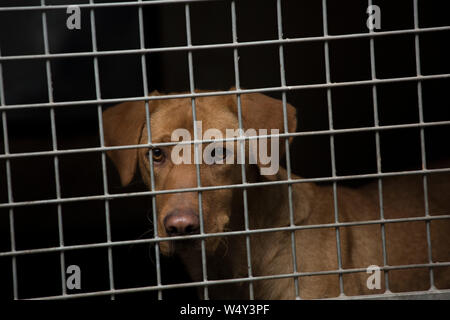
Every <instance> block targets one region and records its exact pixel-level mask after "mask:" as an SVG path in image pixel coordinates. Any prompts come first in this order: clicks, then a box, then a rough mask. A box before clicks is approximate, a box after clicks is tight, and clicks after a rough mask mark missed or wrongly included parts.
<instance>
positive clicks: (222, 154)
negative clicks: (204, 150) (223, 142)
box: [211, 147, 228, 163]
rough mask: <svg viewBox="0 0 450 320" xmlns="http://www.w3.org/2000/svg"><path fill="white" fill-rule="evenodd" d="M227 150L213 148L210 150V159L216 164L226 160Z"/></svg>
mask: <svg viewBox="0 0 450 320" xmlns="http://www.w3.org/2000/svg"><path fill="white" fill-rule="evenodd" d="M227 154H228V150H227V149H226V148H223V147H215V148H214V149H212V150H211V159H213V162H214V163H218V162H221V161H223V160H224V159H226V157H227Z"/></svg>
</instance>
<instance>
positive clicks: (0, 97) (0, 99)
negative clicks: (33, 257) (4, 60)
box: [0, 48, 19, 300]
mask: <svg viewBox="0 0 450 320" xmlns="http://www.w3.org/2000/svg"><path fill="white" fill-rule="evenodd" d="M1 56H2V52H1V48H0V57H1ZM5 105H6V101H5V87H4V85H3V68H2V64H1V62H0V112H1V114H2V126H3V144H4V146H3V148H4V151H5V155H8V154H9V139H8V124H7V120H6V111H1V107H2V106H5ZM5 164H6V186H7V189H8V203H13V202H14V198H13V192H12V179H11V163H10V160H9V158H6V160H5ZM8 211H9V212H8V215H9V236H10V241H11V252H14V251H16V235H15V230H14V209H13V208H12V207H11V208H9V210H8ZM11 268H12V276H13V279H12V281H13V297H14V300H17V299H19V287H18V284H17V258H16V256H14V255H13V256H12V257H11Z"/></svg>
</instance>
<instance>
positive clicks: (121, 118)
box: [103, 92, 157, 186]
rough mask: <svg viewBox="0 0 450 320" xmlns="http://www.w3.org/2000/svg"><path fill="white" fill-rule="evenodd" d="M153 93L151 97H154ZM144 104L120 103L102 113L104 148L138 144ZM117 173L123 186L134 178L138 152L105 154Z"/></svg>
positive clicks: (143, 117) (110, 151)
mask: <svg viewBox="0 0 450 320" xmlns="http://www.w3.org/2000/svg"><path fill="white" fill-rule="evenodd" d="M155 94H157V92H153V93H152V94H151V95H155ZM154 102H155V101H150V103H149V111H150V113H151V112H152V111H153V109H154V106H155V103H154ZM145 119H146V115H145V102H144V101H131V102H125V103H121V104H119V105H116V106H113V107H111V108H108V109H106V110H105V111H104V112H103V132H104V137H105V146H107V147H111V146H125V145H136V144H139V141H140V139H141V135H142V131H143V129H144V126H145V122H146V121H145ZM106 153H107V155H108V156H109V157H110V158H111V160H112V162H113V163H114V165H115V166H116V168H117V170H118V171H119V175H120V181H121V183H122V185H123V186H126V185H128V184H129V183H130V182H131V180H132V179H133V177H134V174H135V172H136V167H137V160H138V150H137V149H136V148H134V149H121V150H109V151H107V152H106Z"/></svg>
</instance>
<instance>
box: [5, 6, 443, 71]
mask: <svg viewBox="0 0 450 320" xmlns="http://www.w3.org/2000/svg"><path fill="white" fill-rule="evenodd" d="M216 1H217V0H216ZM449 30H450V26H443V27H431V28H416V29H404V30H393V31H380V32H375V33H353V34H343V35H327V36H317V37H303V38H290V39H289V38H285V39H273V40H259V41H247V42H229V43H216V44H205V45H187V46H173V47H162V48H144V49H125V50H105V51H95V52H69V53H49V54H30V55H13V56H1V57H0V63H1V62H4V61H17V60H36V59H38V60H39V59H45V60H49V59H67V58H82V57H101V56H111V55H130V54H131V55H132V54H135V55H142V54H151V53H161V52H175V51H189V52H192V51H197V50H214V49H227V48H230V49H234V48H242V47H254V46H266V45H281V44H293V43H303V42H321V41H336V40H348V39H366V38H371V39H373V38H379V37H386V36H396V35H405V34H420V33H427V32H440V31H449Z"/></svg>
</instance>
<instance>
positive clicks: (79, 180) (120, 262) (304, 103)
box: [0, 0, 450, 299]
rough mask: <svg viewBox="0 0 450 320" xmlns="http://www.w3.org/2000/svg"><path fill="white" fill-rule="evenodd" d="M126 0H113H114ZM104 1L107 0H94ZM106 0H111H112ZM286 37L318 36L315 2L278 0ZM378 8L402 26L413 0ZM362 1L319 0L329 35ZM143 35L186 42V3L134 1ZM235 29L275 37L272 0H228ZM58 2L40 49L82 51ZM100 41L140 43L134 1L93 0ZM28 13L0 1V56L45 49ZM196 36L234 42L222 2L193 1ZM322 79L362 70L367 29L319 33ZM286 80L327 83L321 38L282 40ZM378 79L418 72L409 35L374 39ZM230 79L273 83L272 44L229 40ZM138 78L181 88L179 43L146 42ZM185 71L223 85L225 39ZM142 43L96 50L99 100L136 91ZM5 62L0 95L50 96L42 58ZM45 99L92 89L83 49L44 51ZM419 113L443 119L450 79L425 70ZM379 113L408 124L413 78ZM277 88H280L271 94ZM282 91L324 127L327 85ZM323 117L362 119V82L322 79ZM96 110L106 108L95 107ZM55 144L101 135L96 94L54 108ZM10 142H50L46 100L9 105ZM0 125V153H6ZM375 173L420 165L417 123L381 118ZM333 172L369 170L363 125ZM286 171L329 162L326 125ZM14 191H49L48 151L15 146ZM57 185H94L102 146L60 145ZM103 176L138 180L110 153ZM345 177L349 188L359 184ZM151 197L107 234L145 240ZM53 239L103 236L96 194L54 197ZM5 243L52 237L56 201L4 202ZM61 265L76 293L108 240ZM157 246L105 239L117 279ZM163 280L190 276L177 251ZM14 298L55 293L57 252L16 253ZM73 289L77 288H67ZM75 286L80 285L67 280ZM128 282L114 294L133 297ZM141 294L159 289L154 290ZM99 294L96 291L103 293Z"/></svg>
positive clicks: (1, 273)
mask: <svg viewBox="0 0 450 320" xmlns="http://www.w3.org/2000/svg"><path fill="white" fill-rule="evenodd" d="M121 1H124V0H121ZM74 2H77V3H86V2H87V1H81V0H80V1H68V0H66V1H62V0H61V1H57V0H54V1H50V0H47V1H46V3H47V4H67V3H74ZM96 2H107V1H96ZM109 2H113V1H109ZM282 3H283V4H282V10H283V29H284V37H285V38H297V37H312V36H314V37H316V36H322V35H323V29H322V7H321V1H311V0H310V1H306V0H305V1H299V0H283V1H282ZM374 4H377V5H379V6H380V7H381V27H382V29H381V31H388V30H401V29H412V28H413V27H414V20H413V1H409V0H408V1H406V0H405V1H403V0H402V1H400V0H397V1H374ZM21 5H40V1H37V0H36V1H32V0H0V6H21ZM366 8H367V2H366V1H361V0H352V1H345V2H343V1H328V29H329V34H331V35H338V34H349V33H365V32H367V31H368V30H367V28H366V19H367V14H366ZM143 11H144V20H145V25H144V27H145V41H146V42H145V45H146V47H147V48H150V47H151V48H153V47H168V46H184V45H186V24H185V16H184V14H185V12H184V4H170V5H155V6H145V7H144V10H143ZM236 11H237V32H238V39H239V41H242V42H244V41H255V40H269V39H276V38H277V20H276V1H275V0H267V1H256V0H255V1H250V0H240V1H236ZM67 16H68V15H67V14H66V13H65V10H50V11H48V13H47V21H48V32H49V35H48V36H49V45H50V52H51V53H67V52H80V51H91V50H92V45H91V41H92V40H91V26H90V19H89V10H82V20H81V24H82V25H81V30H78V31H75V30H72V31H71V30H68V29H67V28H66V27H65V24H66V18H67ZM95 18H96V31H97V33H96V34H97V44H98V50H100V51H101V50H119V49H137V48H139V33H138V32H139V26H138V9H137V7H121V8H101V9H95ZM41 19H42V18H41V13H40V12H39V11H24V12H17V11H14V12H0V50H1V55H2V56H12V55H31V54H42V53H44V44H43V29H42V20H41ZM419 21H420V22H419V25H420V27H436V26H446V25H447V26H448V25H450V21H449V18H448V10H446V8H444V7H443V2H437V1H425V0H422V1H419ZM191 23H192V41H193V44H213V43H225V42H231V41H232V33H231V32H232V31H231V30H232V27H231V6H230V1H217V2H211V3H197V4H192V5H191ZM449 35H450V32H449V31H441V32H431V33H424V34H421V35H420V48H421V51H420V54H421V66H422V74H424V75H431V74H446V73H447V74H448V73H450V60H449V57H450V48H449V46H448V45H447V46H446V44H448V42H449V40H450V38H449ZM329 46H330V66H331V81H332V82H342V81H357V80H368V79H370V78H371V73H370V52H369V39H368V38H366V39H351V40H335V41H331V42H330V44H329ZM284 52H285V63H286V81H287V84H288V85H307V84H318V83H324V82H325V65H324V45H323V41H318V42H306V43H297V44H289V45H285V46H284ZM375 54H376V72H377V78H380V79H382V78H395V77H409V76H415V75H416V69H415V67H416V66H415V55H414V35H413V34H408V35H395V36H387V37H379V38H375ZM239 56H240V60H239V63H240V76H241V79H240V80H241V86H242V87H244V88H263V87H275V86H279V85H280V70H279V56H278V46H277V45H266V46H257V47H247V48H240V49H239ZM146 58H147V73H148V78H149V90H153V89H158V90H159V91H161V92H167V93H169V92H173V91H186V90H189V78H188V77H189V74H188V64H187V52H185V51H180V52H169V53H157V54H147V55H146ZM193 58H194V73H195V74H194V75H195V84H196V87H197V88H198V89H213V90H224V89H228V88H229V87H231V86H233V85H234V71H233V70H234V66H233V51H232V49H221V50H217V49H216V50H199V51H194V53H193ZM140 61H141V57H140V55H133V54H132V55H120V56H119V55H117V56H114V55H112V56H104V57H99V58H98V62H99V76H100V82H101V97H102V98H122V97H133V96H142V95H143V85H142V73H141V64H140ZM1 67H2V69H3V81H4V96H5V100H6V101H5V103H6V105H14V104H28V103H40V102H44V103H45V102H48V95H47V79H46V69H45V60H43V59H39V60H18V61H6V62H3V63H2V65H1ZM51 69H52V80H53V82H52V83H53V92H54V100H55V101H57V102H61V101H76V100H89V99H95V98H96V96H95V81H94V67H93V59H92V57H76V58H65V59H54V60H52V61H51ZM422 86H423V104H424V119H425V121H442V120H450V98H449V96H448V91H449V88H450V79H441V80H427V81H424V82H423V84H422ZM377 92H378V108H379V119H380V125H391V124H405V123H416V122H418V120H419V113H418V101H417V84H416V82H403V83H402V82H399V83H389V84H383V85H378V86H377ZM271 95H272V96H274V97H278V98H279V97H280V93H273V94H271ZM287 98H288V102H289V103H291V104H293V105H294V106H296V108H297V113H298V121H299V126H298V131H313V130H326V129H328V113H327V101H326V89H308V90H297V91H293V92H289V93H288V96H287ZM332 102H333V122H334V127H335V128H337V129H342V128H355V127H368V126H373V124H374V120H373V117H374V115H373V102H372V88H371V86H352V87H342V88H333V89H332ZM103 107H104V108H106V107H108V106H103ZM55 115H56V132H57V138H58V141H57V145H58V149H74V148H84V147H96V146H99V135H98V118H97V106H96V105H83V104H82V103H80V105H77V106H70V107H66V106H64V107H59V108H56V109H55ZM6 117H7V123H8V138H9V147H10V152H11V153H16V152H33V151H44V150H51V149H52V139H51V131H50V128H51V126H50V111H49V109H48V108H29V109H20V110H14V111H13V110H10V111H7V112H6ZM1 126H2V124H0V129H1V133H0V138H1V139H0V140H1V141H0V154H1V153H4V146H3V128H2V127H1ZM449 134H450V127H449V126H441V127H435V128H426V129H425V137H426V153H427V161H428V162H430V163H432V162H433V161H435V160H439V159H444V158H448V157H449V156H450V148H449V147H448V145H449V142H448V138H449ZM380 142H381V156H382V170H383V172H388V171H397V170H408V169H419V168H421V158H420V135H419V129H402V130H390V131H383V132H381V133H380ZM335 147H336V165H337V174H338V175H347V174H361V173H375V172H376V153H375V134H374V133H373V132H369V133H367V132H365V133H352V134H341V135H337V136H336V137H335ZM291 150H292V151H291V157H292V159H291V162H292V168H293V171H294V173H296V174H298V175H300V176H302V177H324V176H329V175H330V174H331V165H330V142H329V136H327V135H323V136H307V137H298V138H296V139H295V140H294V142H293V147H292V149H291ZM10 163H11V170H12V186H13V188H12V191H13V198H14V201H18V202H19V201H27V200H42V199H53V198H55V196H56V194H55V176H54V167H53V158H52V157H48V156H39V157H26V158H17V159H13V160H11V161H10ZM59 167H60V179H61V192H62V195H61V196H62V197H63V198H66V197H77V196H86V195H97V194H103V182H102V174H101V172H102V171H101V155H100V154H93V153H84V154H83V153H82V154H73V155H63V156H60V157H59ZM107 167H108V181H109V183H108V185H109V191H110V192H111V193H118V192H130V191H140V190H144V186H143V184H142V183H141V182H140V181H139V179H137V180H136V181H135V182H134V183H133V184H132V185H131V186H129V187H127V188H122V187H120V184H119V180H118V176H117V173H116V172H115V170H114V168H113V166H112V164H111V163H110V162H109V161H108V162H107ZM5 168H6V165H5V161H4V160H0V203H5V202H8V198H7V185H6V170H5ZM365 182H367V181H366V180H364V181H358V182H353V183H349V185H350V186H357V185H358V184H361V183H365ZM150 204H151V200H150V199H148V198H144V197H136V198H131V199H130V198H127V199H117V200H114V201H111V202H110V210H111V232H112V240H113V241H117V240H130V239H131V240H132V239H138V238H151V237H152V232H153V231H152V230H151V221H150V220H151V210H150ZM8 212H9V210H7V209H0V252H5V251H9V250H10V248H11V247H10V246H11V244H10V232H9V220H8ZM62 213H63V221H64V224H63V225H64V244H65V245H74V244H86V243H96V242H104V241H106V231H105V230H106V225H105V204H104V202H103V201H81V202H74V203H69V204H63V205H62ZM14 217H15V238H16V249H17V250H24V249H32V248H42V247H50V246H58V245H59V240H58V225H57V207H56V205H39V206H24V207H18V208H15V209H14ZM65 256H66V265H70V264H76V265H79V266H80V267H81V270H82V290H81V292H87V291H95V290H108V289H109V280H108V264H107V250H106V249H104V248H103V249H87V250H74V251H70V252H67V253H66V255H65ZM153 256H154V250H153V248H152V247H150V246H149V245H148V244H144V245H142V244H141V245H133V246H117V247H114V248H113V257H114V280H115V286H116V288H129V287H137V286H146V285H154V284H156V280H155V279H156V271H155V267H154V262H153V260H154V257H153ZM161 259H162V262H161V263H162V268H161V270H162V277H163V283H176V282H185V281H187V276H186V273H185V271H184V269H183V267H182V266H181V264H179V262H178V261H177V260H176V259H175V258H164V257H162V258H161ZM17 266H18V282H19V297H20V298H29V297H36V296H45V295H58V294H60V293H61V291H60V290H61V283H60V281H61V280H60V269H59V268H60V266H59V253H50V254H38V255H25V256H20V257H18V258H17ZM75 291H76V290H74V292H75ZM76 292H80V291H76ZM136 295H137V294H130V295H121V296H118V297H117V298H120V299H127V298H134V297H135V296H136ZM193 295H195V290H193V289H183V290H170V291H167V292H165V293H164V298H169V299H174V298H183V297H192V296H193ZM139 296H144V297H149V298H156V293H154V292H147V293H140V294H139ZM0 297H1V298H12V273H11V258H9V257H8V258H0ZM101 299H104V298H101Z"/></svg>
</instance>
